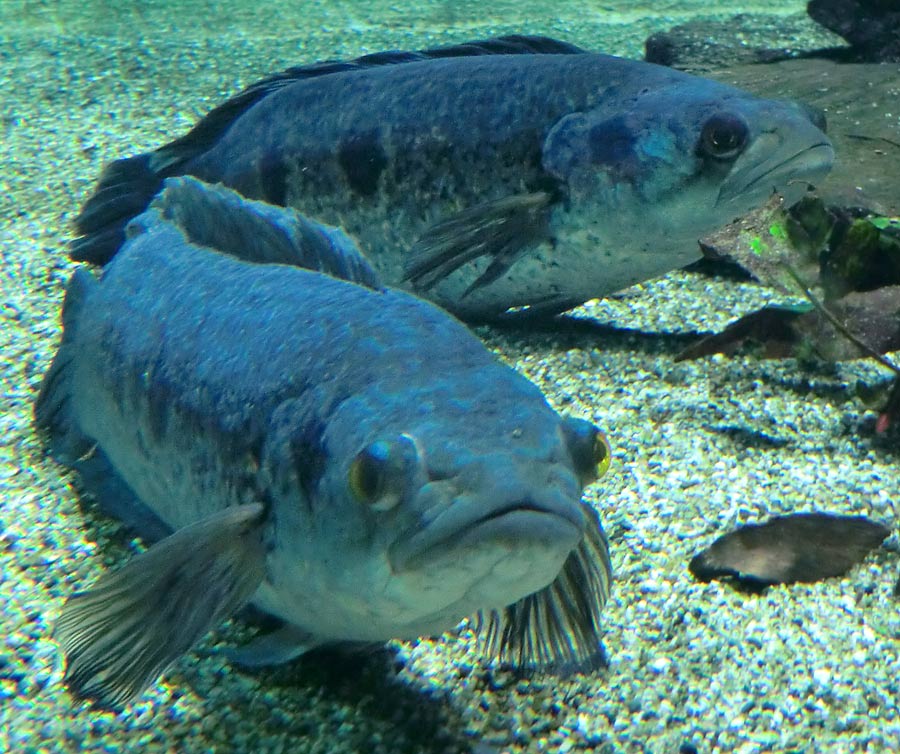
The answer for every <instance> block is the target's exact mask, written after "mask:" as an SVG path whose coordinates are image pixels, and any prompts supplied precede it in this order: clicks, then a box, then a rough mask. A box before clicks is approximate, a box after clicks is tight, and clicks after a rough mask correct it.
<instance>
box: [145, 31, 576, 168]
mask: <svg viewBox="0 0 900 754" xmlns="http://www.w3.org/2000/svg"><path fill="white" fill-rule="evenodd" d="M584 52H586V51H585V50H583V49H582V48H580V47H576V46H575V45H573V44H569V43H568V42H563V41H561V40H558V39H553V38H551V37H541V36H528V35H523V34H513V35H509V36H505V37H496V38H494V39H482V40H477V41H474V42H463V43H462V44H456V45H450V46H448V47H435V48H432V49H428V50H415V51H403V50H388V51H386V52H374V53H371V54H369V55H363V56H361V57H358V58H354V59H352V60H325V61H322V62H319V63H312V64H310V65H300V66H293V67H291V68H287V69H285V70H284V71H282V72H280V73H276V74H273V75H271V76H267V77H266V78H264V79H262V80H260V81H257V82H256V83H255V84H251V85H250V86H248V87H247V88H246V89H244V90H243V91H242V92H240V93H238V94H236V95H235V96H234V97H231V98H230V99H228V100H226V101H225V102H223V103H222V104H221V105H219V106H218V107H216V108H214V109H212V110H210V112H209V113H208V114H207V115H206V116H204V117H203V119H202V120H201V121H200V122H199V123H197V125H195V126H194V127H193V128H192V129H191V130H190V131H188V132H187V133H186V134H185V135H184V136H182V137H181V138H179V139H176V140H175V141H172V142H170V143H169V144H166V145H165V146H164V147H161V148H160V149H157V150H156V151H155V152H154V153H153V160H152V164H153V167H154V169H155V170H156V171H157V172H162V171H166V170H167V169H169V168H170V167H172V166H173V165H175V164H178V163H182V162H184V161H185V160H187V159H190V158H192V157H194V156H195V155H197V154H200V153H202V152H204V151H206V149H208V148H209V147H210V146H211V145H212V144H213V143H215V142H216V141H217V140H218V138H219V136H221V134H222V133H223V132H224V131H225V130H226V129H227V128H228V127H229V126H231V124H232V123H234V121H235V120H236V119H237V118H238V117H240V116H241V115H242V114H243V113H245V112H246V111H247V110H249V109H250V108H251V107H253V105H255V104H256V103H257V102H259V101H260V100H261V99H263V98H265V97H266V96H268V95H269V94H271V93H272V92H274V91H277V90H279V89H283V88H284V87H286V86H290V85H291V84H294V83H296V82H297V81H302V80H303V79H310V78H318V77H321V76H329V75H332V74H335V73H346V72H347V71H361V70H364V69H366V68H378V67H381V66H386V65H400V64H402V63H420V62H422V61H424V60H438V59H440V58H462V57H475V56H479V55H575V54H580V53H584ZM169 174H170V175H171V173H169Z"/></svg>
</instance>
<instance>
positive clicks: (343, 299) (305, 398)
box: [36, 178, 610, 699]
mask: <svg viewBox="0 0 900 754" xmlns="http://www.w3.org/2000/svg"><path fill="white" fill-rule="evenodd" d="M169 184H170V185H169V187H168V188H167V190H166V193H165V194H164V195H163V196H162V197H161V199H159V200H157V201H156V202H155V203H154V205H153V206H152V207H151V209H150V210H149V211H148V212H146V213H145V214H144V215H142V216H141V217H139V218H138V219H137V220H135V221H134V222H133V223H132V224H131V226H130V227H129V236H130V238H129V240H128V242H127V243H126V244H125V246H124V247H123V248H122V250H121V251H120V252H119V253H118V254H117V255H116V257H115V259H114V260H113V261H112V262H111V263H110V264H109V265H107V266H106V268H104V270H103V274H102V277H101V278H100V279H99V280H96V279H93V277H92V276H91V275H90V274H89V273H87V272H86V271H85V270H81V271H79V272H78V273H77V274H76V277H75V278H74V279H73V282H72V285H71V286H70V293H69V295H68V297H67V303H66V306H65V310H64V327H65V334H64V340H63V344H62V346H61V349H60V353H59V355H58V356H57V359H56V362H55V363H54V366H53V368H52V369H51V371H50V373H49V374H48V376H47V378H46V380H45V385H44V387H43V390H42V393H41V397H40V398H39V400H38V404H37V407H36V416H37V421H38V424H39V425H40V426H41V427H43V428H44V429H45V430H48V431H49V432H50V435H51V440H52V446H53V448H54V450H55V453H56V455H57V457H58V458H59V459H60V460H62V461H64V462H66V463H70V464H73V465H76V466H77V465H78V463H79V458H80V457H83V456H84V454H85V451H86V450H87V449H88V448H91V447H92V446H95V450H94V452H95V453H97V452H102V453H103V454H105V456H106V457H107V458H108V460H109V462H110V464H111V466H112V467H113V468H114V469H115V471H116V472H117V473H118V475H119V476H121V478H122V479H123V480H124V481H125V482H126V483H127V485H128V486H129V487H130V488H131V490H133V492H134V493H136V496H137V498H139V499H140V501H141V502H142V503H143V504H144V505H146V506H147V507H148V508H150V509H151V510H152V512H153V513H154V514H155V515H156V516H158V517H159V518H160V519H161V520H162V522H163V523H164V524H165V525H166V526H167V527H169V528H170V529H172V530H178V529H181V528H183V527H185V526H188V525H190V524H194V523H196V522H198V521H200V520H203V519H204V518H205V517H207V516H209V515H210V514H215V513H217V512H218V511H222V510H223V509H225V508H229V507H231V506H239V505H248V504H253V503H263V504H264V508H265V518H264V524H263V527H264V532H265V533H264V544H265V549H266V556H265V578H264V580H263V581H262V584H261V585H260V587H259V589H258V590H257V591H256V593H255V594H254V595H253V598H252V599H253V602H254V603H255V604H256V605H257V606H258V607H260V608H262V609H263V610H265V611H267V612H269V613H271V614H273V615H275V616H277V617H279V618H281V619H283V620H284V621H286V622H287V623H288V624H289V626H290V627H292V628H293V629H295V632H296V633H297V635H301V636H303V637H304V643H305V647H309V646H315V645H317V644H321V643H326V642H344V641H354V642H360V641H361V642H368V641H384V640H387V639H389V638H410V637H416V636H422V635H433V634H438V633H440V632H442V631H445V630H447V629H449V628H451V627H452V626H454V625H455V624H456V623H457V622H458V621H459V620H460V619H462V618H463V617H465V616H468V615H471V614H473V613H475V612H477V611H480V610H481V611H487V612H486V614H489V613H490V612H491V611H494V610H501V611H502V609H503V608H505V607H506V606H508V605H510V604H511V603H514V602H516V601H518V600H521V599H523V598H527V597H528V595H532V594H533V593H535V592H538V590H543V589H544V588H545V587H547V586H548V584H551V582H553V581H554V579H555V578H556V577H557V575H558V574H560V572H561V570H562V569H563V567H564V564H565V563H567V562H569V561H570V560H571V559H572V558H573V557H574V555H573V553H574V552H575V551H576V550H577V549H578V548H579V547H582V545H583V542H584V541H585V540H587V539H589V540H591V541H592V542H593V545H592V546H593V547H594V549H595V550H597V552H598V553H599V555H598V562H597V563H595V564H591V565H589V569H590V568H593V569H595V572H596V573H595V575H596V577H597V579H598V583H601V586H600V587H599V589H600V591H601V592H602V596H600V597H598V596H597V593H595V592H592V591H590V589H591V587H590V585H588V584H586V585H585V587H584V588H585V590H586V591H585V593H584V594H583V595H581V597H580V599H582V600H585V601H587V602H589V603H591V604H589V605H588V607H587V610H588V612H589V613H590V616H588V617H590V619H591V620H593V617H594V615H595V613H596V612H597V611H599V608H600V604H602V601H603V599H605V593H606V589H607V588H608V585H609V577H610V573H609V560H608V553H607V551H606V542H605V538H604V537H603V534H602V530H601V529H600V525H599V521H598V519H597V517H596V514H595V513H594V512H593V511H592V509H591V508H590V507H589V506H587V505H585V504H584V503H583V502H582V501H581V493H582V488H583V485H584V484H585V483H587V482H588V481H589V480H590V479H591V478H592V473H593V472H594V471H595V467H596V465H597V463H598V462H601V461H603V460H604V457H605V452H604V451H603V450H602V448H600V452H599V454H598V453H596V452H594V451H595V450H597V448H598V447H599V446H598V445H597V443H598V442H599V439H598V438H602V436H601V435H599V434H598V433H597V431H596V430H595V429H594V428H593V426H592V425H590V424H588V423H587V422H581V421H576V420H573V419H563V418H561V417H560V416H559V415H558V414H556V412H555V411H553V410H552V409H551V408H550V406H548V404H547V402H546V401H545V399H544V397H543V396H542V394H541V392H540V391H539V390H538V389H537V387H535V386H534V385H533V384H532V383H530V382H529V381H528V380H526V379H525V378H523V377H521V376H520V375H518V374H517V373H516V372H515V371H514V370H513V369H511V368H509V367H507V366H505V365H503V364H501V363H500V362H499V361H498V360H497V359H496V358H495V357H494V356H493V355H492V354H491V353H490V352H489V351H488V350H487V349H486V348H485V347H484V346H483V345H482V344H481V342H480V341H479V340H478V339H477V338H476V337H475V336H474V335H472V334H471V333H470V332H469V331H468V330H467V329H466V328H465V327H464V326H463V325H462V324H461V323H459V322H458V321H457V320H455V319H454V318H452V317H451V316H449V315H447V314H446V313H445V312H443V311H442V310H440V309H438V308H437V307H435V306H433V305H432V304H430V303H429V302H426V301H423V300H421V299H419V298H416V297H414V296H411V295H409V294H407V293H405V292H402V291H397V290H392V289H384V288H380V287H378V286H375V285H373V284H372V283H373V279H372V277H371V276H370V274H371V275H374V273H371V271H369V272H368V273H365V274H362V275H356V277H357V278H358V279H359V278H362V279H363V280H367V281H368V284H367V285H362V284H356V283H351V282H346V281H344V280H338V279H336V278H333V277H331V276H329V275H326V274H323V273H319V272H313V271H309V270H306V269H300V268H299V267H295V266H289V265H280V264H256V263H250V262H247V261H242V260H240V259H236V258H234V256H230V255H226V254H224V253H218V252H216V251H213V250H211V249H209V248H204V247H203V246H202V245H200V244H199V243H197V238H198V237H202V238H206V239H210V238H215V237H216V233H217V232H218V231H219V230H220V228H221V227H222V224H223V223H226V222H239V218H240V217H241V213H245V214H247V213H250V214H251V215H253V218H252V219H255V220H258V219H260V218H266V224H271V223H269V219H272V218H275V219H276V220H277V216H278V215H281V216H286V217H290V216H292V215H293V213H289V212H287V211H285V210H278V209H276V208H273V207H270V206H262V205H258V204H257V203H251V202H246V201H244V200H242V199H241V198H239V197H238V196H237V195H236V194H234V193H233V192H230V191H227V190H225V189H222V188H215V189H214V188H209V187H205V186H202V184H200V183H199V182H197V181H195V180H193V179H187V178H180V179H170V180H169ZM210 198H211V199H212V201H211V202H209V203H208V204H204V202H206V201H207V200H208V199H210ZM179 202H181V203H192V205H193V209H194V210H196V211H194V212H182V211H179V208H178V203H179ZM217 203H218V204H219V206H220V210H219V211H220V212H222V213H223V214H222V217H217V215H216V211H217V210H216V207H215V205H216V204H217ZM173 205H174V209H173ZM198 208H199V209H198ZM221 208H224V209H221ZM226 216H227V217H226ZM173 217H179V218H181V219H180V222H188V223H189V224H192V225H193V226H194V228H193V231H196V232H189V231H183V229H182V228H180V227H179V226H178V225H177V224H176V223H175V222H173V221H172V220H171V219H167V218H173ZM185 218H188V219H187V220H185ZM236 218H237V219H236ZM289 224H290V223H285V225H289ZM197 228H199V231H198V230H197ZM248 228H249V229H250V231H251V232H249V233H246V234H244V236H243V240H246V242H247V243H248V244H251V245H252V243H253V240H252V239H253V238H263V237H264V234H259V233H255V232H253V226H248ZM335 233H336V234H337V235H335V236H334V237H333V238H331V240H329V243H331V244H334V245H337V246H339V247H341V252H340V253H341V254H342V255H343V256H346V255H347V254H348V253H350V251H351V250H350V249H348V248H347V244H349V241H348V239H346V237H345V236H343V235H342V234H339V233H337V232H336V231H335ZM185 234H186V235H188V236H189V238H190V240H188V239H186V238H185ZM225 235H227V236H228V238H230V239H234V238H235V234H234V233H231V232H228V233H226V234H225ZM237 235H238V236H240V234H239V233H238V234H237ZM241 242H243V241H241ZM246 251H247V253H246V254H245V257H246V258H254V257H258V256H260V255H259V254H256V253H254V252H253V250H252V249H248V250H246ZM261 256H263V257H265V254H262V255H261ZM356 263H357V265H358V266H360V265H365V261H364V259H363V258H362V257H359V258H358V260H357V262H356ZM344 266H346V265H344ZM585 441H587V442H588V445H587V446H585ZM585 448H587V450H585ZM592 448H593V450H592ZM362 456H364V457H365V460H366V462H367V463H368V462H369V461H371V460H372V459H375V461H376V462H377V460H378V459H379V458H381V457H387V458H389V459H391V461H390V462H391V464H392V466H391V474H390V475H387V476H386V480H387V481H385V482H384V484H383V486H384V489H383V490H380V491H378V495H373V499H371V500H368V501H366V500H361V499H360V494H359V491H358V489H359V488H362V489H365V488H366V487H367V485H370V484H371V482H370V481H369V480H368V478H367V476H366V475H367V474H369V475H370V476H371V474H370V473H369V471H367V467H366V466H365V465H363V466H362V467H360V466H355V465H354V464H355V463H356V462H358V461H359V459H360V458H361V457H362ZM376 468H377V463H376ZM360 469H361V470H360ZM354 474H356V476H354ZM354 480H355V481H354ZM354 485H355V486H354ZM246 518H247V519H248V520H252V516H249V515H248V516H247V517H246ZM240 523H241V525H244V522H243V520H242V521H241V522H240ZM558 618H559V614H557V615H556V619H557V620H558ZM540 629H541V627H540V626H537V630H540ZM594 630H598V629H594V628H592V629H591V631H594ZM67 631H68V633H69V634H71V633H73V632H75V633H77V626H76V627H67ZM77 638H78V640H79V641H80V640H81V639H82V637H80V636H79V637H77ZM579 641H580V640H577V639H576V640H572V642H573V645H575V649H574V650H571V652H570V654H572V655H574V657H575V659H579V657H578V655H579V654H581V655H584V649H585V647H584V644H583V643H581V644H580V645H579ZM590 641H592V642H593V643H594V647H593V648H594V649H596V648H597V646H598V643H599V640H598V639H597V637H596V636H592V637H590ZM513 643H514V642H513ZM305 647H304V648H305ZM567 651H569V650H567ZM552 654H553V653H552V652H551V653H550V655H552ZM523 656H524V657H525V658H526V659H529V658H528V653H524V655H523ZM530 659H534V658H530ZM539 659H550V660H551V661H552V660H554V659H555V660H570V659H573V658H572V657H567V656H566V653H565V652H563V653H562V655H561V656H557V657H555V658H554V657H552V656H550V657H548V658H539ZM581 659H583V657H582V658H581ZM125 696H126V693H125V692H122V693H121V694H120V695H119V696H114V697H113V698H116V699H120V698H125Z"/></svg>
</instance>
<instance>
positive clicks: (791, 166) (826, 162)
mask: <svg viewBox="0 0 900 754" xmlns="http://www.w3.org/2000/svg"><path fill="white" fill-rule="evenodd" d="M833 162H834V148H833V147H832V145H831V143H830V142H827V141H823V142H820V143H818V144H813V145H812V146H811V147H808V148H806V149H804V150H803V151H802V152H797V153H796V154H794V155H792V156H791V157H788V158H787V159H786V160H782V161H781V162H778V163H776V164H775V165H772V166H771V167H768V168H767V169H765V170H763V171H762V172H761V173H759V174H758V175H753V173H749V175H748V174H747V173H742V174H739V175H736V176H734V178H733V179H731V180H728V181H726V182H725V184H724V185H723V186H722V188H721V190H720V191H719V196H718V199H717V200H716V204H718V205H721V204H728V203H729V202H732V201H734V200H736V199H738V198H742V197H746V196H747V195H748V194H751V193H753V192H754V191H756V190H758V189H759V188H760V187H761V186H765V191H766V193H770V192H771V191H772V190H773V189H776V188H779V189H783V188H784V184H786V183H788V182H789V181H790V180H798V181H805V182H808V181H812V180H818V179H820V178H822V177H824V176H825V175H826V174H827V173H828V171H829V170H830V169H831V165H832V163H833ZM791 174H792V175H791ZM786 175H791V177H790V178H789V179H788V180H787V181H786V180H785V176H786ZM773 177H774V180H772V179H773ZM766 179H769V180H768V181H766ZM764 182H766V183H765V184H764Z"/></svg>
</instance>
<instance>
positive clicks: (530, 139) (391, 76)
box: [71, 36, 834, 320]
mask: <svg viewBox="0 0 900 754" xmlns="http://www.w3.org/2000/svg"><path fill="white" fill-rule="evenodd" d="M824 128H825V122H824V117H823V116H822V114H821V113H816V112H814V111H813V110H812V109H811V108H808V107H805V106H803V105H801V104H798V103H795V102H790V101H787V100H770V99H762V98H759V97H755V96H753V95H751V94H749V93H747V92H745V91H743V90H741V89H737V88H734V87H731V86H728V85H725V84H721V83H718V82H715V81H710V80H708V79H704V78H700V77H697V76H692V75H689V74H686V73H682V72H679V71H675V70H672V69H670V68H664V67H661V66H656V65H653V64H650V63H644V62H640V61H634V60H626V59H622V58H617V57H612V56H609V55H601V54H596V53H591V52H586V51H585V50H582V49H580V48H578V47H576V46H574V45H571V44H568V43H566V42H561V41H557V40H554V39H549V38H546V37H529V36H511V37H499V38H495V39H489V40H485V41H478V42H471V43H468V44H462V45H455V46H452V47H444V48H438V49H432V50H423V51H419V52H397V51H392V52H382V53H376V54H372V55H366V56H364V57H361V58H357V59H355V60H351V61H345V62H342V61H329V62H324V63H317V64H314V65H306V66H300V67H296V68H290V69H288V70H286V71H284V72H282V73H279V74H276V75H273V76H270V77H269V78H266V79H263V80H262V81H260V82H258V83H256V84H253V85H251V86H250V87H248V88H247V89H245V90H244V91H243V92H241V93H239V94H238V95H236V96H234V97H232V98H231V99H229V100H227V101H226V102H225V103H224V104H222V105H220V106H219V107H217V108H215V109H214V110H212V111H211V112H210V113H209V114H208V115H207V116H206V117H204V118H203V119H202V120H201V121H200V122H199V123H198V124H197V125H196V126H195V127H194V128H193V129H192V130H191V131H189V132H188V133H187V134H186V135H184V136H182V137H180V138H178V139H176V140H174V141H172V142H170V143H168V144H166V145H164V146H162V147H160V148H159V149H157V150H155V151H153V152H150V153H147V154H142V155H138V156H135V157H130V158H125V159H120V160H116V161H114V162H112V163H111V164H110V165H108V166H107V167H106V169H105V170H104V172H103V174H102V176H101V178H100V181H99V185H98V187H97V189H96V191H95V193H94V194H93V196H91V197H90V198H89V199H88V201H87V203H86V204H85V206H84V207H83V209H82V211H81V213H80V214H79V216H78V217H77V219H76V227H77V230H78V232H79V233H80V234H81V237H80V238H78V239H76V240H75V242H74V243H73V245H72V247H71V255H72V257H73V258H74V259H76V260H82V261H89V262H92V263H95V264H101V265H102V264H105V263H106V262H108V261H109V259H110V258H112V256H113V255H114V254H115V253H116V251H117V249H118V248H119V247H120V246H121V244H122V241H123V239H124V228H125V226H126V224H127V223H128V221H129V220H130V219H131V218H132V217H133V216H135V215H136V214H138V213H140V212H141V211H143V210H144V208H145V207H146V206H147V204H148V203H149V201H150V199H151V197H152V196H153V195H154V194H156V193H157V191H158V190H159V188H160V186H161V184H162V181H163V179H164V178H165V177H168V176H174V175H185V174H189V175H194V176H197V177H198V178H200V179H202V180H204V181H207V182H211V183H223V184H225V185H226V186H229V187H230V188H233V189H235V190H237V191H238V192H240V193H241V194H242V195H244V196H245V197H249V198H253V199H259V200H263V201H266V202H269V203H272V204H276V205H282V206H289V207H293V208H295V209H297V210H299V211H300V212H302V213H304V214H305V215H307V216H308V217H311V218H315V219H316V220H319V221H321V222H324V223H328V224H331V225H334V226H338V227H340V228H342V229H343V230H345V231H346V232H347V233H348V234H350V235H351V236H352V237H353V238H355V239H356V241H357V242H358V243H359V246H360V248H361V249H362V251H363V252H364V253H365V254H366V256H367V257H368V258H369V259H370V260H371V262H372V264H373V265H374V267H375V268H376V269H377V271H378V273H379V275H380V276H381V278H382V279H383V280H384V281H385V282H386V283H387V284H388V285H392V286H398V285H403V286H406V287H410V288H413V289H415V290H416V291H418V292H419V293H421V294H422V295H424V296H427V297H429V298H430V299H432V300H433V301H435V302H436V303H438V304H439V305H441V306H442V307H444V308H446V309H448V310H449V311H452V312H454V313H456V314H457V315H459V316H461V317H463V318H466V319H469V320H488V319H493V318H496V317H497V316H499V315H501V314H503V313H504V312H506V311H507V310H509V309H511V308H517V307H529V308H530V309H531V310H532V312H533V313H536V314H541V313H546V314H550V313H556V312H560V311H563V310H565V309H567V308H571V307H572V306H575V305H577V304H579V303H582V302H584V301H586V300H587V299H590V298H595V297H598V296H603V295H606V294H609V293H611V292H614V291H616V290H620V289H622V288H626V287H628V286H630V285H632V284H634V283H637V282H640V281H643V280H647V279H649V278H652V277H656V276H658V275H661V274H663V273H665V272H667V271H669V270H672V269H674V268H677V267H681V266H683V265H685V264H687V263H689V262H691V261H693V260H694V259H696V258H697V257H698V246H697V240H698V239H699V238H700V237H702V236H704V235H706V234H708V233H709V232H711V231H712V230H714V229H716V228H717V227H719V226H721V225H724V224H726V223H728V222H729V221H731V220H733V219H734V218H736V217H738V216H740V215H742V214H744V213H746V212H747V211H748V210H750V209H753V208H755V207H757V206H759V205H761V204H763V203H764V202H765V201H766V199H767V198H768V197H769V196H770V195H771V194H772V192H773V191H778V192H782V193H784V195H785V197H786V199H787V200H788V201H789V202H792V201H794V200H796V199H798V198H800V196H802V195H803V192H804V191H805V190H806V189H807V187H808V184H810V183H816V182H818V181H820V180H821V179H822V178H824V176H825V175H826V174H827V173H828V171H829V170H830V168H831V164H832V161H833V156H834V154H833V150H832V147H831V144H830V142H829V140H828V138H827V136H826V135H825V133H824Z"/></svg>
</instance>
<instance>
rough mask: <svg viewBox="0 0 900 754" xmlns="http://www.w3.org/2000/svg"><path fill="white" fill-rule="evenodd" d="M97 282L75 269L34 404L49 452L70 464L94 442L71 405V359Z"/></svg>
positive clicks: (37, 421)
mask: <svg viewBox="0 0 900 754" xmlns="http://www.w3.org/2000/svg"><path fill="white" fill-rule="evenodd" d="M95 285H97V281H96V280H95V279H94V276H93V275H91V273H90V272H88V270H86V269H83V268H82V269H78V270H75V274H74V275H72V279H71V280H70V281H69V287H68V288H67V289H66V297H65V300H64V301H63V308H62V323H63V336H62V342H61V343H60V346H59V351H57V353H56V356H55V357H54V359H53V363H52V364H51V365H50V368H49V369H48V370H47V373H46V374H45V375H44V380H43V382H42V383H41V388H40V392H39V393H38V397H37V400H36V401H35V404H34V420H35V423H36V424H37V426H38V427H39V428H40V429H42V430H44V431H46V432H47V433H49V435H50V451H51V453H52V454H53V456H54V457H55V458H57V459H58V460H59V461H60V462H62V463H72V462H74V461H75V460H76V459H78V458H80V457H81V456H83V455H84V454H85V453H87V452H88V451H89V450H90V449H91V447H92V446H93V442H92V441H91V440H90V439H89V438H88V437H86V436H85V435H84V434H83V433H82V431H81V430H80V429H79V427H78V425H77V422H76V419H75V416H74V415H73V412H72V408H71V398H72V391H73V388H72V362H73V360H74V358H75V353H76V351H75V349H76V345H75V331H76V327H77V322H78V319H79V318H80V312H81V310H82V308H83V307H84V304H85V300H86V299H87V297H88V294H89V293H90V290H91V289H92V288H93V287H94V286H95Z"/></svg>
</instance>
